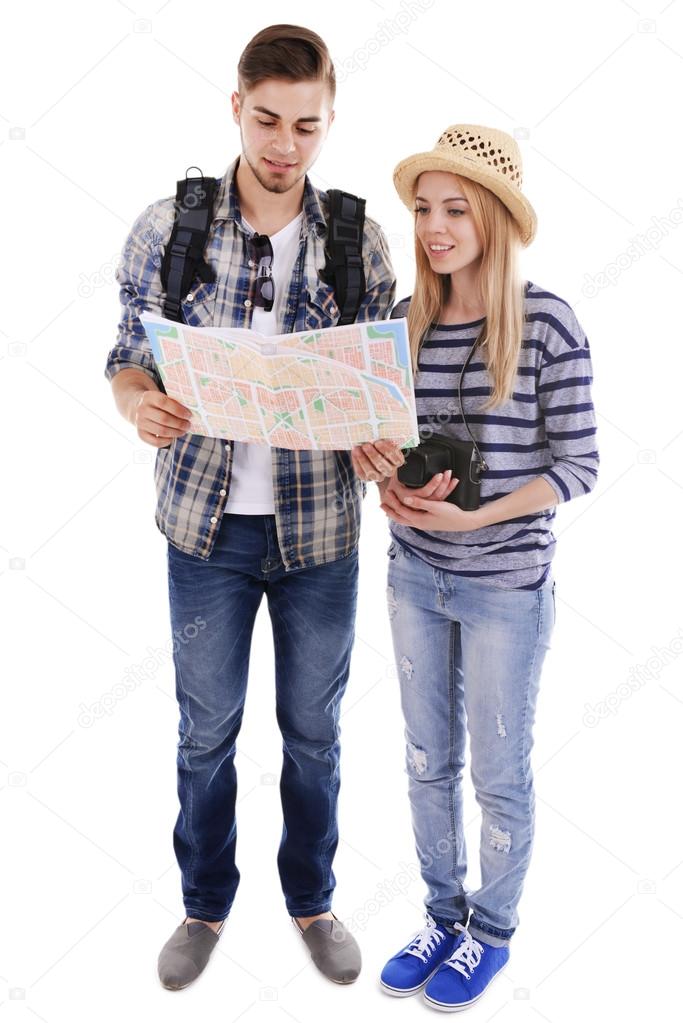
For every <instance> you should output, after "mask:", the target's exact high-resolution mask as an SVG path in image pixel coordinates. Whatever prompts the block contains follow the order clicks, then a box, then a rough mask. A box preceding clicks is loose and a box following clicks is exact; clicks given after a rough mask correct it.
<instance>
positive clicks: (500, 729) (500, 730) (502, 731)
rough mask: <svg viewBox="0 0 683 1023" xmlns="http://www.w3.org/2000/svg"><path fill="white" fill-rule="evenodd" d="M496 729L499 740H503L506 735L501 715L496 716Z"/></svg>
mask: <svg viewBox="0 0 683 1023" xmlns="http://www.w3.org/2000/svg"><path fill="white" fill-rule="evenodd" d="M496 728H497V729H498V735H499V736H500V737H501V739H504V738H505V737H506V735H507V734H508V733H507V729H506V727H505V722H504V721H503V715H502V714H496Z"/></svg>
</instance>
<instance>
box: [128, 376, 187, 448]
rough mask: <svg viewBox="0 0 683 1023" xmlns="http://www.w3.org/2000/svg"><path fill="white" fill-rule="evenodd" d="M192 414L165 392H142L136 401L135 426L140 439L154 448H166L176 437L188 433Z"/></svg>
mask: <svg viewBox="0 0 683 1023" xmlns="http://www.w3.org/2000/svg"><path fill="white" fill-rule="evenodd" d="M191 417H192V412H191V410H190V409H189V408H186V407H185V406H184V405H181V403H180V402H179V401H176V400H175V398H170V397H169V396H168V395H167V394H164V392H163V391H158V390H156V389H150V390H146V391H142V393H141V394H139V395H138V396H137V397H136V399H135V407H134V412H133V425H134V426H135V428H136V429H137V431H138V437H139V438H140V440H143V441H144V442H145V444H151V445H152V447H154V448H166V447H168V446H169V444H170V443H171V441H172V440H173V438H174V437H181V436H182V435H183V434H184V433H187V428H188V426H189V425H190V419H191Z"/></svg>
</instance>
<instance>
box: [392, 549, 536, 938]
mask: <svg viewBox="0 0 683 1023" xmlns="http://www.w3.org/2000/svg"><path fill="white" fill-rule="evenodd" d="M388 555H389V570H388V579H387V604H388V610H389V618H390V620H391V629H392V636H393V644H394V654H395V657H396V666H397V671H398V677H399V680H400V686H401V705H402V708H403V715H404V718H405V725H406V731H405V735H406V752H407V757H406V771H407V774H408V778H409V785H408V791H409V797H410V805H411V811H412V820H413V830H414V833H415V843H416V849H417V855H418V860H419V864H420V871H421V874H422V878H423V880H424V882H425V883H426V885H427V889H428V891H427V896H426V898H425V905H426V907H427V911H428V912H429V913H430V914H431V916H432V917H433V918H434V919H435V920H436V921H437V923H440V924H441V925H442V926H446V927H449V926H450V925H452V924H453V923H459V924H463V925H466V924H468V916H469V914H470V911H471V917H470V919H469V930H470V933H471V934H472V935H474V937H475V938H478V939H480V940H483V941H485V942H488V944H490V945H505V944H508V943H509V941H510V938H511V937H512V934H513V933H514V931H515V929H516V928H517V925H518V922H519V917H518V914H517V905H518V903H519V899H520V897H521V894H522V886H523V884H524V878H525V875H526V871H527V868H528V865H529V859H530V856H531V848H532V844H533V836H534V789H533V776H532V771H531V763H530V754H531V747H532V744H533V738H532V729H533V724H534V714H535V706H536V697H537V694H538V688H539V680H540V675H541V668H542V666H543V660H544V657H545V654H546V651H547V650H548V649H549V642H550V636H551V634H552V631H553V627H554V625H555V583H554V580H553V577H552V572H551V573H550V574H549V576H548V578H547V579H546V581H545V583H544V584H543V586H542V587H541V588H540V589H538V590H519V589H503V588H501V587H500V586H496V585H494V584H493V583H492V582H490V581H485V582H482V581H481V579H478V578H477V579H468V578H465V577H463V576H458V575H456V574H455V573H453V572H444V571H441V570H440V569H437V568H433V567H432V566H431V565H429V564H427V562H425V561H423V560H422V559H421V558H419V557H418V556H417V555H416V554H414V553H413V552H412V551H409V550H408V549H407V548H404V547H402V546H401V544H399V543H398V542H397V541H395V540H392V542H391V545H390V547H389V551H388ZM467 732H469V737H470V755H471V772H472V782H473V785H474V790H475V794H476V799H477V802H478V804H479V806H480V807H481V812H482V824H481V840H480V850H479V858H480V864H481V887H480V888H478V889H477V890H476V891H471V890H470V889H468V888H467V887H466V886H465V874H466V870H467V857H466V849H465V835H464V827H463V799H462V775H463V770H464V767H465V737H466V733H467Z"/></svg>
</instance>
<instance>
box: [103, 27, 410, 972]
mask: <svg viewBox="0 0 683 1023" xmlns="http://www.w3.org/2000/svg"><path fill="white" fill-rule="evenodd" d="M334 95H335V80H334V68H333V65H332V62H331V60H330V56H329V53H328V51H327V48H326V46H325V44H324V43H323V41H322V40H321V39H320V37H319V36H317V35H316V34H315V33H313V32H310V31H309V30H307V29H304V28H299V27H296V26H292V25H275V26H271V27H269V28H267V29H265V30H263V31H262V32H260V33H258V35H256V36H255V37H254V39H252V40H251V42H250V43H249V44H248V46H247V47H246V49H245V51H244V53H243V54H242V56H241V58H240V62H239V66H238V91H236V92H234V93H233V94H232V111H233V118H234V121H235V123H236V124H238V125H239V128H240V136H241V142H242V151H241V154H240V156H239V157H238V158H237V159H236V160H235V161H234V162H233V163H232V164H231V165H230V166H229V167H228V169H227V171H226V173H225V175H224V177H223V179H222V181H221V183H220V188H219V190H218V193H217V196H216V200H215V205H214V216H213V221H212V224H211V230H210V233H209V236H208V241H207V245H206V249H205V259H206V261H207V262H208V263H209V264H210V266H211V267H212V268H213V269H214V270H215V271H216V277H217V279H216V280H215V281H213V282H199V281H197V282H195V284H193V286H192V290H191V292H190V293H189V294H188V295H187V296H186V298H185V300H184V302H183V315H184V319H185V320H186V322H189V323H191V324H193V325H197V326H210V325H215V326H219V325H221V326H235V327H253V328H254V329H256V330H258V331H259V332H260V333H262V334H265V335H272V334H276V333H284V332H290V331H299V330H304V329H307V328H321V327H328V326H334V325H335V323H336V322H337V320H338V318H339V308H338V306H337V304H336V302H335V295H334V290H333V288H332V287H331V286H330V285H328V284H326V283H324V282H323V281H322V280H321V279H320V278H319V275H318V271H319V268H322V267H323V265H324V263H325V252H324V247H325V239H326V234H327V226H326V215H327V212H328V204H327V196H326V193H324V192H321V191H318V190H317V189H316V188H314V187H313V186H312V184H311V182H310V180H309V178H308V177H307V171H308V170H309V168H310V167H311V166H312V165H313V164H314V162H315V160H316V158H317V156H318V154H319V153H320V150H321V148H322V145H323V142H324V140H325V138H326V136H327V132H328V130H329V128H330V126H331V124H332V121H333V119H334V112H333V109H332V108H333V103H334ZM172 214H173V200H172V199H164V200H161V201H159V202H156V203H152V204H151V205H150V206H148V207H147V209H146V210H144V212H143V213H142V214H141V215H140V216H139V217H138V219H137V220H136V222H135V224H134V226H133V228H132V230H131V232H130V234H129V236H128V239H127V241H126V244H125V247H124V251H123V260H122V265H121V266H120V268H119V270H118V271H117V279H118V281H119V283H120V284H121V300H122V303H123V313H122V320H121V323H120V324H119V335H118V338H117V343H116V344H115V346H114V347H113V348H112V350H111V352H110V353H109V357H108V360H107V366H106V371H105V375H106V377H107V379H108V380H110V381H111V383H112V389H113V393H114V397H115V401H116V405H117V408H118V409H119V411H120V412H121V414H122V415H123V416H124V417H125V418H126V419H127V421H128V422H130V423H131V424H133V425H135V427H136V429H137V433H138V436H139V437H140V439H141V440H143V441H144V442H146V443H148V444H151V445H152V446H153V447H156V448H157V449H158V451H157V461H156V466H155V480H156V486H157V497H158V502H157V510H156V516H155V520H156V523H157V526H158V528H159V529H160V530H161V532H162V533H163V534H164V535H165V536H166V537H167V540H168V550H167V556H168V578H169V604H170V613H171V622H172V626H173V629H174V632H176V631H178V632H182V630H183V628H185V627H186V626H187V624H188V623H198V624H199V627H198V628H196V629H195V628H193V630H192V635H193V636H194V638H192V639H191V640H189V641H188V642H186V643H179V644H177V646H178V650H177V652H176V653H175V654H174V664H175V670H176V695H177V698H178V703H179V709H180V724H179V742H178V756H177V764H178V796H179V800H180V813H179V815H178V819H177V822H176V825H175V829H174V832H173V843H174V849H175V853H176V857H177V860H178V865H179V867H180V871H181V876H182V891H183V900H184V906H185V910H186V914H187V916H186V917H185V919H184V920H183V922H182V923H181V924H180V925H179V926H178V927H177V928H176V929H175V931H174V932H173V934H172V935H171V937H170V938H169V940H168V941H167V942H166V944H165V945H164V947H163V949H162V951H161V953H160V956H159V963H158V969H159V977H160V980H161V982H162V984H163V985H164V986H165V987H167V988H171V989H178V988H182V987H186V986H187V984H189V983H190V982H191V981H192V980H194V979H195V978H196V977H197V976H198V975H199V973H200V972H201V971H202V969H203V968H204V966H205V965H206V963H207V962H208V959H209V956H210V954H211V952H212V950H213V948H214V947H215V944H216V943H217V941H218V936H219V934H220V932H221V930H222V927H223V922H224V921H225V919H226V917H227V916H228V914H229V911H230V907H231V905H232V902H233V899H234V896H235V891H236V889H237V885H238V881H239V871H238V869H237V867H236V865H235V842H236V827H235V793H236V777H235V768H234V755H235V741H236V738H237V735H238V732H239V728H240V723H241V718H242V711H243V707H244V700H245V692H246V684H247V674H248V665H249V651H250V644H251V636H252V629H253V625H254V620H255V617H256V612H257V610H258V607H259V604H260V602H261V598H262V596H263V594H264V593H265V594H266V597H267V600H268V610H269V613H270V617H271V620H272V626H273V639H274V647H275V668H276V710H277V719H278V724H279V727H280V730H281V732H282V737H283V768H282V775H281V782H280V791H281V797H282V808H283V815H284V828H283V833H282V840H281V844H280V849H279V853H278V869H279V872H280V879H281V883H282V888H283V892H284V895H285V902H286V906H287V910H288V912H289V914H290V916H291V917H292V919H293V921H294V923H295V924H296V926H297V929H298V931H299V932H300V933H301V935H302V937H303V940H304V941H305V943H306V944H307V946H308V948H309V950H310V952H311V955H312V957H313V960H314V962H315V964H316V965H317V966H318V968H319V969H320V970H321V971H322V972H323V973H324V974H325V976H327V977H329V978H330V979H331V980H334V981H337V982H339V983H349V982H351V981H353V980H355V978H356V977H357V975H358V973H359V971H360V951H359V949H358V946H357V944H356V942H355V939H354V938H353V937H352V936H351V935H350V934H349V933H348V932H347V931H346V930H345V928H344V926H343V925H342V924H341V922H340V921H339V920H337V918H336V917H335V916H334V914H333V913H332V911H331V899H332V893H333V890H334V885H335V878H334V874H333V871H332V859H333V856H334V853H335V850H336V846H337V841H338V836H337V824H336V819H337V818H336V805H337V794H338V788H339V741H338V716H339V704H340V700H341V697H342V695H343V692H344V689H345V686H346V682H347V678H348V673H349V661H350V655H351V648H352V643H353V635H354V617H355V609H356V590H357V577H358V563H357V557H358V554H357V544H358V531H359V525H360V503H361V498H362V494H363V493H364V487H365V484H361V483H360V482H359V481H358V480H357V479H356V476H355V472H354V467H353V462H352V457H351V453H350V452H349V451H291V450H286V449H281V448H270V447H269V446H267V445H265V444H264V445H260V444H246V443H238V442H233V441H231V440H228V441H224V440H219V439H213V438H209V437H203V436H199V435H195V434H188V433H187V427H188V423H189V417H190V413H189V410H188V409H187V408H185V406H183V405H182V404H180V403H179V402H177V401H174V400H173V399H172V398H170V397H169V396H168V395H166V394H165V393H164V392H163V385H162V381H161V378H160V376H159V373H158V370H157V368H156V364H155V362H154V359H153V357H152V354H151V351H150V348H149V346H148V343H147V341H146V337H145V334H144V330H143V328H142V326H141V323H140V320H139V318H138V314H139V313H140V312H141V311H143V310H150V311H154V312H157V313H159V312H162V304H163V291H162V286H161V280H160V273H159V267H160V264H161V255H162V250H163V248H164V246H165V244H166V242H167V241H168V238H169V236H170V232H171V226H172ZM255 233H258V234H260V235H267V236H268V238H269V239H270V243H271V245H272V252H273V257H272V264H271V270H272V276H271V281H272V283H273V285H274V298H273V300H272V307H270V306H271V303H270V302H269V300H268V295H267V293H264V289H263V288H262V287H261V283H262V282H261V281H260V280H259V281H257V269H258V268H259V260H258V255H257V252H256V250H255V248H254V242H253V240H252V239H253V236H254V234H255ZM363 263H364V269H365V276H366V293H365V295H364V297H363V298H362V301H361V304H360V308H359V312H358V315H357V319H358V320H359V321H360V320H365V321H371V320H379V319H385V318H387V317H388V315H389V312H390V309H391V306H392V303H393V299H394V295H395V280H394V275H393V271H392V267H391V262H390V259H389V254H388V250H387V245H386V240H385V237H384V235H383V233H382V231H381V229H380V228H379V226H378V225H377V224H376V223H375V222H374V221H373V220H371V219H369V218H366V220H365V227H364V237H363ZM377 451H380V452H382V453H383V454H384V455H385V457H386V459H387V460H388V461H389V462H391V464H393V465H398V464H400V463H401V461H402V460H403V459H402V456H401V454H400V451H399V450H398V449H397V448H396V446H395V445H393V444H391V443H390V442H381V441H380V442H378V445H377Z"/></svg>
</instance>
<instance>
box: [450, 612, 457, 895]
mask: <svg viewBox="0 0 683 1023" xmlns="http://www.w3.org/2000/svg"><path fill="white" fill-rule="evenodd" d="M455 630H456V623H455V622H451V628H450V642H449V646H450V649H449V657H448V665H449V668H448V705H449V708H450V713H449V715H448V768H449V773H450V780H449V784H448V813H449V817H450V823H451V841H452V843H453V853H452V857H451V869H452V871H453V878H454V880H455V881H456V884H457V881H458V862H457V842H456V840H455V834H456V821H455V778H454V777H453V772H454V770H455V759H454V756H453V747H454V745H455V712H456V707H455Z"/></svg>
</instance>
